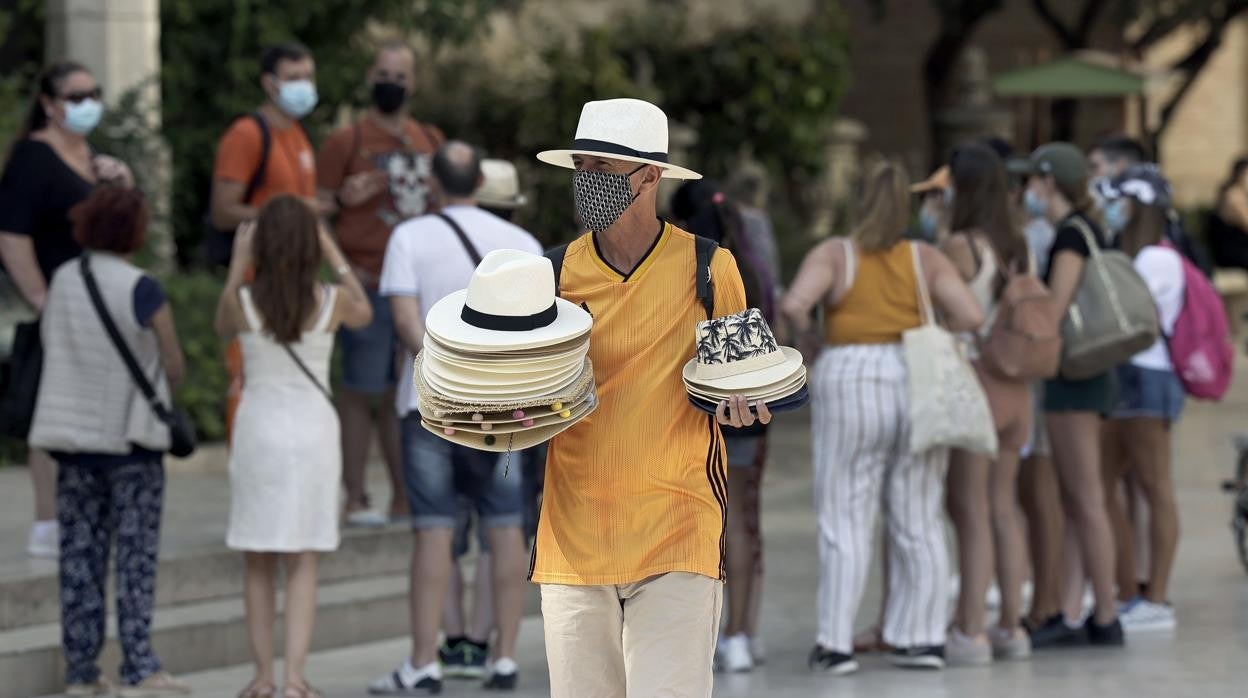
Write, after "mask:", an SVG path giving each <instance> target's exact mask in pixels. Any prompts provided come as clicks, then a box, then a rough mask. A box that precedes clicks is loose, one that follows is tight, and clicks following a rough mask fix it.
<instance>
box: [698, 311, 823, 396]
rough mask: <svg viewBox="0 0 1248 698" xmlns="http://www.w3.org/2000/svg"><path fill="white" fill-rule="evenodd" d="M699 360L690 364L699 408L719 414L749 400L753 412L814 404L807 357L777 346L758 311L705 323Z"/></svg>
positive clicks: (701, 325)
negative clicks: (725, 404) (724, 405)
mask: <svg viewBox="0 0 1248 698" xmlns="http://www.w3.org/2000/svg"><path fill="white" fill-rule="evenodd" d="M696 332H697V350H698V355H697V356H696V357H694V358H692V359H690V360H689V363H687V364H685V369H684V381H685V389H686V390H688V391H689V401H690V402H691V403H693V405H694V407H697V408H698V409H700V410H702V411H704V412H710V413H712V414H713V413H714V412H715V410H716V407H717V406H718V405H719V403H720V402H721V401H723V400H726V399H728V398H730V397H732V396H734V395H744V396H745V398H746V399H747V400H749V402H750V407H751V409H752V410H753V408H754V407H755V405H756V404H757V403H759V402H763V403H765V404H766V405H767V409H769V410H770V411H772V412H783V411H785V410H794V409H797V408H799V407H801V406H802V405H805V404H806V402H807V400H808V399H809V393H808V391H807V389H806V367H805V366H804V365H802V355H801V354H800V353H799V352H798V351H797V350H796V349H792V348H789V347H782V346H779V344H778V343H777V342H776V337H775V335H773V334H772V332H771V328H770V327H768V326H767V321H766V320H764V319H763V314H762V313H761V312H760V311H759V310H758V309H757V308H749V309H747V310H744V311H742V312H740V313H737V314H736V315H726V316H724V317H720V318H715V319H714V320H704V321H702V322H699V323H698V326H697V330H696Z"/></svg>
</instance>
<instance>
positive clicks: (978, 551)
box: [943, 143, 1033, 665]
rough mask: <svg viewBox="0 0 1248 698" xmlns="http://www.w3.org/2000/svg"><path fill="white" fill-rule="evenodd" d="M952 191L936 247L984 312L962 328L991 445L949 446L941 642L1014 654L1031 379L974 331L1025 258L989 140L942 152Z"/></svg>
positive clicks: (958, 658)
mask: <svg viewBox="0 0 1248 698" xmlns="http://www.w3.org/2000/svg"><path fill="white" fill-rule="evenodd" d="M949 169H950V174H951V180H952V181H951V184H952V188H953V192H954V197H953V209H952V218H951V228H952V230H953V234H952V235H950V236H949V238H948V239H947V240H946V241H945V243H944V245H943V250H944V252H945V254H947V255H949V259H950V260H952V261H953V263H954V265H955V266H956V267H957V268H958V271H959V272H960V273H961V274H962V278H963V279H965V280H966V282H967V283H968V284H969V285H970V287H971V292H972V293H973V294H975V298H976V300H977V301H979V304H980V307H982V308H983V310H984V316H985V317H986V318H987V319H986V320H985V322H984V324H983V325H982V326H981V327H980V329H979V330H978V332H975V333H971V334H970V335H969V336H968V337H967V340H968V342H967V343H968V348H969V350H970V351H969V353H970V355H971V357H972V358H973V359H975V361H974V364H975V369H976V373H977V374H978V375H979V380H980V383H981V385H983V387H984V394H985V395H987V397H988V404H989V406H990V407H991V408H992V416H993V421H994V423H995V426H996V428H997V440H998V443H999V444H1000V452H999V454H998V456H997V459H996V461H995V462H994V461H992V460H990V459H989V458H988V457H987V456H983V455H979V454H972V453H968V452H966V451H961V450H954V451H952V452H951V453H950V458H949V478H948V483H947V491H948V508H949V515H950V517H951V518H952V519H953V523H954V528H955V529H956V531H957V535H958V563H959V565H958V567H959V571H960V573H961V585H960V594H959V597H958V605H957V609H956V611H955V612H954V617H953V623H952V627H951V629H950V633H949V641H948V644H947V646H946V647H945V654H946V657H945V658H946V659H947V660H948V661H949V663H950V664H951V665H958V664H986V663H989V662H991V661H992V658H993V655H994V654H995V655H996V656H998V657H1000V658H1003V659H1019V658H1023V657H1027V656H1029V655H1030V654H1031V642H1030V640H1029V639H1028V637H1027V634H1026V633H1025V632H1024V631H1023V630H1022V628H1020V627H1019V625H1018V621H1019V618H1020V617H1021V615H1022V599H1021V596H1022V584H1023V579H1022V577H1023V574H1024V570H1023V568H1024V565H1025V564H1026V563H1025V561H1024V558H1023V555H1024V549H1025V545H1026V544H1025V542H1024V538H1023V529H1022V526H1021V520H1022V512H1021V511H1020V510H1019V505H1018V466H1019V456H1020V453H1021V452H1022V449H1023V447H1024V446H1026V444H1027V440H1028V435H1029V432H1030V429H1031V423H1032V418H1031V411H1032V407H1033V405H1032V399H1031V389H1030V386H1029V385H1028V383H1027V382H1026V381H1015V380H1009V379H1007V378H1005V377H1002V376H998V375H995V374H993V373H991V372H990V371H989V370H987V369H986V368H985V367H984V366H983V365H982V364H981V362H979V361H978V359H977V354H978V352H977V351H976V345H977V339H978V337H982V336H986V335H987V333H988V331H989V330H990V329H991V327H992V323H993V320H994V317H995V315H996V307H997V302H998V300H999V299H1000V296H1001V291H1002V290H1003V289H1004V288H1005V282H1006V280H1007V278H1008V276H1007V274H1008V273H1009V271H1010V270H1015V271H1026V270H1028V269H1029V268H1030V267H1031V264H1030V261H1031V260H1030V254H1029V253H1028V248H1027V240H1026V239H1025V238H1024V237H1023V234H1022V230H1021V229H1020V228H1019V227H1018V225H1017V224H1016V222H1015V219H1014V216H1013V214H1012V212H1011V210H1010V200H1009V187H1008V184H1007V181H1006V175H1005V165H1004V163H1002V162H1001V158H1000V157H998V156H997V154H996V153H995V152H994V151H993V150H992V149H991V148H989V147H987V146H984V145H980V144H977V143H973V144H968V145H964V146H961V147H959V148H958V149H957V150H955V151H954V153H953V155H952V157H951V158H950V160H949ZM994 561H995V567H996V570H995V571H996V577H997V583H998V586H999V588H1000V590H1001V616H1000V620H999V621H998V623H997V625H995V626H993V627H992V629H991V631H990V632H989V631H988V628H987V617H986V616H987V608H986V602H985V599H986V595H987V592H988V585H989V583H990V582H991V581H992V577H993V571H994V570H993V567H994Z"/></svg>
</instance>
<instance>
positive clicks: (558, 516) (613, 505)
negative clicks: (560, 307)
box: [529, 223, 745, 585]
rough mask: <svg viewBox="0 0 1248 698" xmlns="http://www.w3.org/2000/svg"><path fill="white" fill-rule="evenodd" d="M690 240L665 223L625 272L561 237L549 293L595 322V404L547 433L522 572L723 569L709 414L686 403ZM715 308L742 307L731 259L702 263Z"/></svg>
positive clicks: (720, 493) (596, 576)
mask: <svg viewBox="0 0 1248 698" xmlns="http://www.w3.org/2000/svg"><path fill="white" fill-rule="evenodd" d="M696 266H697V261H696V256H695V251H694V236H693V235H691V234H689V233H687V232H685V231H683V230H680V229H679V228H676V227H674V226H672V225H671V224H669V223H664V224H662V229H661V231H660V232H659V235H658V237H657V239H656V240H655V242H654V245H653V247H651V249H650V251H649V252H648V253H647V254H646V256H645V257H644V258H643V259H642V261H641V262H640V263H639V264H638V265H637V267H636V268H635V269H634V270H633V272H632V273H631V274H624V273H621V272H620V271H618V270H616V269H613V268H612V267H611V265H609V264H608V263H607V262H606V261H605V260H604V259H603V256H602V255H601V253H600V252H599V250H598V249H597V245H596V241H595V238H594V235H593V234H590V233H587V234H585V235H582V236H581V237H580V238H578V239H577V240H575V241H574V242H572V243H571V244H570V245H568V248H567V253H566V255H565V257H564V262H563V269H562V272H561V274H560V294H561V295H562V296H563V297H564V298H566V299H567V300H569V301H571V302H573V303H576V304H577V305H581V306H583V307H585V308H587V309H588V310H589V312H590V314H592V315H593V317H594V326H593V330H592V332H591V334H590V344H589V355H590V358H592V359H593V363H594V377H595V379H596V382H597V384H598V399H599V406H598V409H597V410H595V411H594V412H593V413H592V414H590V415H589V417H587V418H586V419H584V420H583V421H581V422H580V423H578V424H577V425H576V426H573V427H572V428H571V429H569V430H567V431H565V432H563V433H562V434H560V435H558V436H556V437H555V438H554V439H553V440H552V441H551V443H550V450H549V455H548V456H547V461H546V485H545V495H544V498H543V501H542V513H541V518H540V520H539V524H538V531H537V542H536V544H535V546H534V549H533V560H532V567H531V570H530V575H529V576H530V579H532V581H534V582H537V583H539V584H590V585H608V584H629V583H632V582H637V581H641V580H643V579H646V578H647V577H651V576H653V575H657V574H663V573H666V572H692V573H695V574H701V575H705V576H707V577H712V578H715V579H722V578H723V576H724V524H725V520H726V516H727V511H726V508H725V507H726V499H727V494H728V491H727V469H726V467H725V452H724V443H723V438H722V436H721V435H720V430H719V426H718V424H716V422H715V418H714V417H713V416H711V415H708V414H706V413H704V412H700V411H698V410H697V409H695V408H694V407H693V406H692V405H691V404H689V401H688V399H687V397H686V392H685V387H684V384H683V383H682V381H681V370H682V368H683V367H684V365H685V363H686V362H687V361H688V360H689V359H691V358H692V357H693V356H694V353H695V346H694V329H695V327H696V325H697V323H698V322H699V321H701V320H705V319H706V310H705V309H704V306H703V304H702V302H701V301H700V300H699V299H698V297H697V290H696V288H695V278H694V277H695V269H696ZM711 278H712V280H713V283H714V289H715V292H714V295H715V315H716V316H722V315H729V314H732V313H738V312H741V311H742V310H744V309H745V289H744V288H743V286H742V284H741V274H740V272H738V271H737V264H736V261H735V260H734V259H733V258H732V255H731V254H730V253H729V252H728V251H726V250H723V249H720V250H718V251H717V252H716V253H715V256H714V257H713V258H712V260H711Z"/></svg>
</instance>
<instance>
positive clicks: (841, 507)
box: [781, 162, 983, 675]
mask: <svg viewBox="0 0 1248 698" xmlns="http://www.w3.org/2000/svg"><path fill="white" fill-rule="evenodd" d="M909 184H910V182H909V179H908V177H907V176H906V174H905V172H904V171H903V169H902V168H901V167H900V166H898V165H896V164H893V163H889V162H883V163H880V164H877V165H875V166H874V167H872V168H870V170H869V171H868V173H867V176H866V180H865V183H864V188H863V197H862V201H861V211H860V215H859V221H861V222H860V224H859V225H858V226H857V227H856V228H855V229H854V230H853V232H852V233H851V234H850V235H849V237H848V238H847V239H830V240H825V241H823V242H822V243H820V244H818V245H817V246H815V248H814V249H813V250H811V251H810V253H809V254H808V255H807V256H806V259H805V260H804V261H803V262H802V266H801V269H800V270H799V272H798V275H797V278H796V279H795V280H794V281H793V285H792V289H791V290H790V292H789V293H788V294H787V295H786V296H785V298H784V300H783V301H782V304H781V309H782V312H783V313H784V315H785V316H786V317H787V318H788V319H789V321H790V322H791V323H792V325H793V327H794V328H795V329H796V330H797V331H799V332H805V331H806V330H807V329H808V328H809V327H810V325H811V321H810V313H811V310H812V309H814V308H815V307H816V306H823V307H824V310H825V314H826V317H827V320H826V326H825V328H824V330H825V332H824V334H825V337H824V343H825V345H826V346H825V347H824V348H823V349H822V351H821V353H820V354H819V358H818V360H817V361H816V362H815V365H814V369H813V371H812V373H811V381H810V382H811V395H812V397H813V400H812V403H813V411H812V430H813V432H814V445H813V461H814V471H815V472H814V485H815V512H816V516H817V519H818V527H819V559H820V563H821V568H820V575H819V588H818V594H817V598H816V610H817V613H818V637H817V638H816V645H815V648H814V650H813V651H812V652H811V655H810V665H811V668H813V669H815V670H817V671H822V672H826V673H829V674H834V675H844V674H849V673H852V672H854V671H856V670H857V668H858V664H857V662H856V661H855V659H854V657H853V622H854V616H855V614H856V613H857V610H858V604H859V602H860V601H861V599H862V594H863V588H864V586H865V584H866V579H867V572H868V569H869V567H870V564H871V552H872V551H871V534H872V532H873V530H874V525H875V516H876V513H877V512H878V510H879V508H880V502H881V494H883V497H882V498H883V500H884V501H885V503H886V504H885V509H886V514H887V517H888V540H889V546H888V548H889V552H888V554H889V560H888V562H889V567H890V570H891V571H892V574H891V580H890V588H889V590H888V602H887V608H886V610H885V618H884V628H883V639H884V641H885V642H886V643H888V644H889V645H891V646H892V647H895V648H896V649H895V650H894V652H893V654H892V661H893V662H894V663H895V664H897V665H899V666H905V667H924V668H941V667H943V666H944V644H945V622H946V620H947V614H946V611H945V609H946V604H947V600H946V599H947V588H946V587H947V584H948V576H949V559H948V551H947V549H946V546H945V540H944V523H943V521H942V516H941V514H942V507H943V503H944V494H943V493H944V475H945V464H946V458H947V452H946V451H945V450H944V449H936V450H933V451H930V452H928V453H923V454H919V455H912V454H910V453H909V449H908V447H907V444H908V441H909V434H910V418H909V405H908V403H909V395H908V390H909V389H908V385H907V372H906V365H905V361H904V358H903V353H902V344H901V337H902V333H903V332H905V331H906V330H909V329H911V328H914V327H916V326H918V325H919V324H920V322H921V319H920V313H919V304H918V298H917V283H916V275H915V268H916V262H917V266H918V267H919V268H920V269H921V270H922V273H923V275H924V279H925V281H926V283H927V286H928V288H929V289H930V291H931V295H932V300H933V301H934V303H935V305H936V307H937V309H938V310H939V312H940V314H941V315H942V317H943V318H944V320H945V323H946V325H947V326H948V327H949V328H950V329H951V330H953V331H966V330H970V329H973V328H976V327H979V325H980V324H981V323H982V322H983V313H982V312H981V311H980V308H979V304H978V303H977V302H976V301H975V298H974V297H973V296H972V295H971V291H970V289H969V288H967V285H966V284H965V283H964V282H963V281H962V278H961V276H960V275H959V274H958V271H957V269H956V268H954V266H953V264H952V263H951V262H950V261H949V260H948V259H947V258H946V257H945V256H944V255H943V254H941V253H940V252H939V251H938V250H936V249H935V248H933V247H931V246H929V245H927V244H926V243H910V242H907V241H905V240H903V236H904V234H905V229H906V223H907V222H908V220H909V216H910V210H909V208H910V207H909V203H910V202H909Z"/></svg>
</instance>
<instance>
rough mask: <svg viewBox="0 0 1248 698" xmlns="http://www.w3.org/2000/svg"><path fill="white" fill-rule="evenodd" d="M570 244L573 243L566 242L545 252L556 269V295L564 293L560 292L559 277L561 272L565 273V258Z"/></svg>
mask: <svg viewBox="0 0 1248 698" xmlns="http://www.w3.org/2000/svg"><path fill="white" fill-rule="evenodd" d="M569 244H571V243H567V242H565V243H563V244H562V245H558V246H556V247H552V248H550V249H549V250H546V253H545V255H546V259H549V260H550V266H551V267H552V268H553V269H554V272H555V295H556V296H562V295H563V294H562V293H560V292H559V279H560V278H561V274H562V273H563V258H564V257H566V256H567V254H568V245H569Z"/></svg>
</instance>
